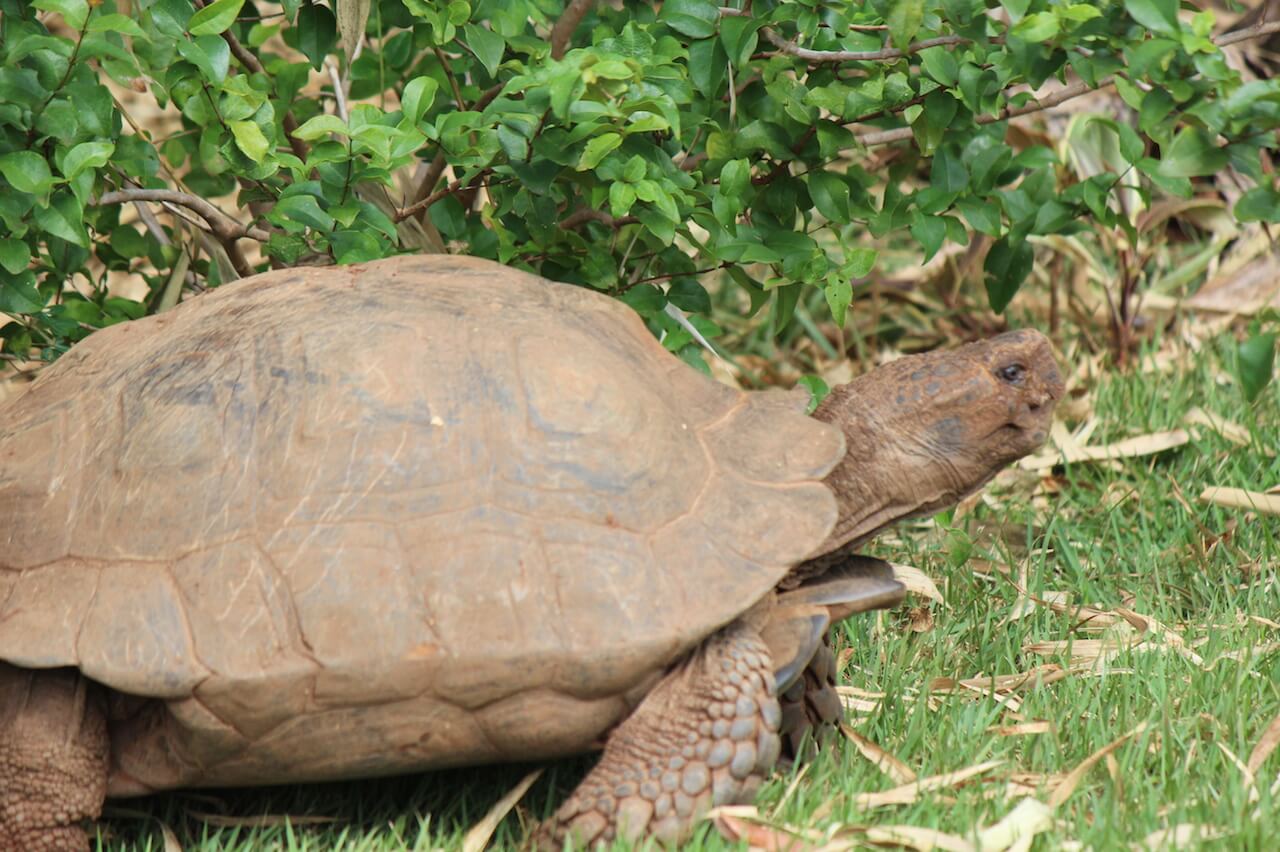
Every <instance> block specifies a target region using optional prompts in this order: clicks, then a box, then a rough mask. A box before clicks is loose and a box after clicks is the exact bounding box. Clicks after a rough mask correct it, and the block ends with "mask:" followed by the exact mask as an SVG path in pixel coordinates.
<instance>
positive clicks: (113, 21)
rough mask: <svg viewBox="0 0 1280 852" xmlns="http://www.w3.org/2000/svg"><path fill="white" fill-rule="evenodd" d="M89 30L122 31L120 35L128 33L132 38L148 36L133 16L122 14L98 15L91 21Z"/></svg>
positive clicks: (92, 31) (103, 31)
mask: <svg viewBox="0 0 1280 852" xmlns="http://www.w3.org/2000/svg"><path fill="white" fill-rule="evenodd" d="M88 31H89V32H91V33H120V35H127V36H130V37H131V38H140V39H147V38H148V37H147V34H146V33H145V32H143V30H142V27H140V26H138V24H137V22H136V21H134V20H133V18H130V17H129V16H128V15H120V14H110V15H98V16H97V17H95V18H93V19H92V20H91V21H89V30H88Z"/></svg>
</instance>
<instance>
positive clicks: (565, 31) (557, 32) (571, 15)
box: [551, 0, 596, 59]
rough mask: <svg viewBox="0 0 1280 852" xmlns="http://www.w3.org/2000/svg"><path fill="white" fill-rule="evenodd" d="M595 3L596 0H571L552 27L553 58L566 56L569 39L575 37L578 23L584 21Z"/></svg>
mask: <svg viewBox="0 0 1280 852" xmlns="http://www.w3.org/2000/svg"><path fill="white" fill-rule="evenodd" d="M594 5H596V0H569V4H568V5H567V6H565V7H564V11H563V12H562V13H561V14H560V19H559V20H558V21H556V24H555V26H554V27H552V28H551V58H552V59H563V58H564V55H565V52H566V51H568V49H569V39H571V38H573V31H574V30H576V29H577V28H578V24H580V23H582V19H583V18H585V17H586V16H587V12H589V11H590V10H591V7H592V6H594Z"/></svg>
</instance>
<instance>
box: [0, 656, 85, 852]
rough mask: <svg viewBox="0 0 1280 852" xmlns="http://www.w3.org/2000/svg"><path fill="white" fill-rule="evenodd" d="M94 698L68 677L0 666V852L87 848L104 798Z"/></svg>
mask: <svg viewBox="0 0 1280 852" xmlns="http://www.w3.org/2000/svg"><path fill="white" fill-rule="evenodd" d="M107 759H108V744H107V723H106V714H105V712H104V697H103V695H102V692H101V690H100V689H99V688H98V687H97V686H95V685H94V684H91V683H90V682H89V681H87V680H85V679H84V678H83V677H81V676H80V674H79V672H76V671H75V670H73V669H52V670H40V671H31V670H26V669H17V668H13V667H12V666H8V665H5V664H4V663H0V850H5V852H8V850H24V852H70V850H77V852H78V850H85V849H88V848H89V841H88V838H87V837H86V836H85V832H84V828H83V827H82V826H81V823H82V822H83V821H85V820H92V819H97V817H98V814H99V813H100V812H101V810H102V802H103V799H104V798H105V797H106V792H107Z"/></svg>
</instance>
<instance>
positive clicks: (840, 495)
mask: <svg viewBox="0 0 1280 852" xmlns="http://www.w3.org/2000/svg"><path fill="white" fill-rule="evenodd" d="M832 410H833V409H828V410H827V411H826V412H815V415H814V416H815V417H820V419H824V420H827V422H831V423H833V425H837V426H840V427H841V428H842V429H843V431H844V433H845V442H846V445H847V448H848V449H847V450H846V452H845V456H844V458H843V459H842V460H841V461H840V464H838V465H837V466H836V467H835V469H833V470H832V471H831V473H829V474H828V475H827V477H826V479H825V482H826V484H827V486H828V487H829V488H831V490H832V492H833V493H834V494H835V496H836V502H837V505H838V506H839V517H838V520H837V521H836V526H835V528H834V529H833V530H832V531H831V535H829V536H828V537H827V540H826V541H824V542H823V543H822V545H821V546H820V547H819V548H818V549H817V550H815V551H814V556H821V555H828V554H841V553H848V552H850V551H852V550H853V549H854V548H856V547H857V546H858V545H860V544H862V543H863V542H865V541H866V540H868V539H870V538H872V537H873V536H875V535H876V533H878V532H880V531H881V530H883V529H884V528H885V527H888V526H891V525H892V524H894V523H896V522H898V521H901V520H905V519H907V518H914V517H919V516H921V515H929V514H932V513H934V512H938V511H941V510H942V509H945V508H947V507H948V506H951V505H954V504H955V503H958V502H959V501H960V500H962V499H964V498H965V497H967V496H968V495H969V494H972V493H973V492H975V491H977V490H978V489H979V488H981V487H982V486H983V485H985V484H986V483H988V482H990V481H991V479H992V477H994V476H995V475H996V473H997V472H998V471H999V470H1000V467H1001V466H1003V465H987V466H983V465H980V464H979V465H975V464H974V462H975V461H977V460H976V459H973V458H971V457H969V453H968V452H965V451H963V450H959V449H958V448H956V447H946V446H942V445H941V444H940V442H938V441H936V440H931V437H930V435H929V430H927V429H922V428H919V427H921V426H923V420H918V421H917V422H916V423H914V424H908V423H892V422H889V423H886V422H884V421H883V420H881V419H880V418H878V417H876V416H875V414H873V413H871V412H870V411H869V410H868V409H867V408H866V407H863V408H861V411H862V413H861V416H859V417H858V418H857V419H856V420H853V421H846V422H841V420H840V418H838V417H835V416H834V415H833V414H832ZM824 414H825V415H826V416H825V417H824V416H822V415H824ZM957 454H959V455H960V457H957ZM963 471H968V475H967V476H966V475H965V473H964V472H963Z"/></svg>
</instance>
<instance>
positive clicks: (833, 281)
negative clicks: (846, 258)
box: [792, 271, 853, 328]
mask: <svg viewBox="0 0 1280 852" xmlns="http://www.w3.org/2000/svg"><path fill="white" fill-rule="evenodd" d="M792 286H795V287H796V289H799V287H798V286H797V285H792ZM822 292H823V293H824V294H825V295H826V297H827V307H828V308H830V309H831V318H832V319H833V320H835V322H836V325H837V326H840V327H841V328H843V327H844V321H845V315H846V313H847V312H848V310H849V303H850V302H852V301H853V284H852V283H851V282H850V281H849V279H848V278H845V277H844V276H843V275H842V274H840V273H839V272H835V271H833V272H830V273H828V275H827V285H826V286H825V287H823V288H822Z"/></svg>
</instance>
